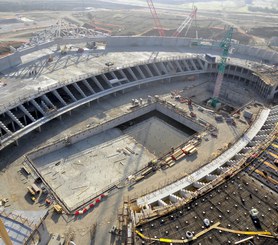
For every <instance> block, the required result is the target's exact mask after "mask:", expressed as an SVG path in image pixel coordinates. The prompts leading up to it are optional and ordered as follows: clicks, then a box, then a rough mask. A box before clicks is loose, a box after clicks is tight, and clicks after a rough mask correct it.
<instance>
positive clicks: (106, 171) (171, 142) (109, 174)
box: [29, 103, 202, 210]
mask: <svg viewBox="0 0 278 245" xmlns="http://www.w3.org/2000/svg"><path fill="white" fill-rule="evenodd" d="M167 112H169V113H167ZM173 118H175V120H174V119H173ZM186 122H189V123H190V124H189V126H190V128H188V127H187V126H186V125H185V123H186ZM194 129H200V130H201V129H202V126H200V125H199V124H198V123H197V122H194V121H192V120H191V119H190V118H187V117H186V116H185V115H182V114H181V113H180V114H178V113H176V112H175V111H174V110H172V109H171V108H168V107H167V106H165V105H162V104H160V103H153V104H150V105H146V106H143V107H139V108H138V109H136V110H134V111H131V112H129V113H127V114H124V115H123V116H121V117H118V118H114V119H112V120H110V121H107V122H105V123H103V124H101V125H97V126H95V127H93V128H91V129H88V130H85V131H83V132H80V133H79V134H77V135H72V136H69V137H67V138H66V139H64V140H61V141H59V142H57V143H55V144H53V145H50V146H49V145H48V146H46V147H44V148H42V149H39V150H37V151H35V152H33V153H31V154H30V155H29V158H30V159H31V161H32V165H33V167H34V168H35V169H36V170H37V173H38V174H39V175H40V176H41V177H42V179H43V180H44V182H45V183H46V184H47V185H48V186H49V187H50V189H51V190H52V191H53V192H55V194H56V195H57V196H58V197H59V199H60V200H61V201H62V202H63V203H64V205H65V206H66V207H67V208H68V209H69V210H75V209H76V208H78V207H79V206H81V205H83V204H84V203H86V202H88V201H89V200H90V199H93V198H94V197H96V196H97V195H99V194H100V193H102V192H105V191H107V189H109V188H111V187H112V186H115V185H118V184H120V182H121V181H123V180H125V179H126V178H127V177H128V176H129V175H131V174H133V173H135V172H138V171H139V170H141V169H142V168H144V167H145V166H147V164H148V162H149V161H151V160H153V159H155V158H157V157H158V156H160V155H161V154H164V153H166V152H169V151H170V150H171V147H177V146H178V145H180V144H182V143H184V142H186V141H187V139H188V138H189V137H190V136H191V135H192V134H194V133H195V132H196V131H195V130H194ZM146 130H147V131H148V132H144V131H146ZM142 131H143V133H140V132H142Z"/></svg>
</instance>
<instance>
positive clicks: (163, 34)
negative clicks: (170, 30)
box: [147, 0, 165, 37]
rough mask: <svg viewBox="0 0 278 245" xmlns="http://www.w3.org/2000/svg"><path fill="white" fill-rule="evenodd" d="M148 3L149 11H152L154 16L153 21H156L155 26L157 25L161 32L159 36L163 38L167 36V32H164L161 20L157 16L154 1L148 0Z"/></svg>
mask: <svg viewBox="0 0 278 245" xmlns="http://www.w3.org/2000/svg"><path fill="white" fill-rule="evenodd" d="M147 3H148V5H149V9H150V11H151V14H152V17H153V21H154V24H155V27H156V29H157V30H158V32H159V35H160V36H161V37H164V36H165V32H164V29H163V27H162V25H161V23H160V20H159V18H158V15H157V12H156V9H155V7H154V5H153V1H152V0H147Z"/></svg>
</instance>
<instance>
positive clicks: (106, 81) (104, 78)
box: [100, 74, 113, 88]
mask: <svg viewBox="0 0 278 245" xmlns="http://www.w3.org/2000/svg"><path fill="white" fill-rule="evenodd" d="M100 76H101V77H102V78H103V80H104V82H105V83H106V84H107V85H108V86H109V87H110V88H112V87H113V86H112V85H111V83H110V81H109V79H108V78H107V77H106V76H105V75H104V74H100Z"/></svg>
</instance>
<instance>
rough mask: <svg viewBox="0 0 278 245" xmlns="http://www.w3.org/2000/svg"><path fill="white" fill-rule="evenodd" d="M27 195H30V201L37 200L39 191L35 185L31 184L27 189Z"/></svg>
mask: <svg viewBox="0 0 278 245" xmlns="http://www.w3.org/2000/svg"><path fill="white" fill-rule="evenodd" d="M27 190H28V193H30V195H31V200H32V201H33V202H35V201H36V200H37V197H38V195H39V194H40V193H41V189H40V188H39V187H38V186H37V185H36V184H33V185H31V186H28V187H27Z"/></svg>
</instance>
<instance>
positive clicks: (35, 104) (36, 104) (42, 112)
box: [30, 100, 45, 116]
mask: <svg viewBox="0 0 278 245" xmlns="http://www.w3.org/2000/svg"><path fill="white" fill-rule="evenodd" d="M30 102H31V103H32V104H33V105H34V106H35V108H36V109H37V110H38V111H39V112H40V113H41V114H43V115H44V116H45V111H44V110H43V109H42V108H41V106H40V105H39V104H38V103H37V101H35V100H31V101H30Z"/></svg>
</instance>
